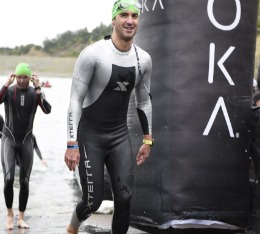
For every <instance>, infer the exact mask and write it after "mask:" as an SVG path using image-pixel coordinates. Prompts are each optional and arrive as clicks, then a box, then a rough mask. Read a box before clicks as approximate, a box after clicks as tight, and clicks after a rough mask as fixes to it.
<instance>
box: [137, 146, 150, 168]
mask: <svg viewBox="0 0 260 234" xmlns="http://www.w3.org/2000/svg"><path fill="white" fill-rule="evenodd" d="M150 150H151V146H150V145H146V144H143V145H142V146H141V147H140V149H139V152H138V154H137V156H136V164H137V166H139V165H141V164H143V163H144V162H145V160H146V159H147V158H148V157H149V155H150Z"/></svg>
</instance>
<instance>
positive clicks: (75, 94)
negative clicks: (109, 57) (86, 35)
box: [67, 48, 96, 141]
mask: <svg viewBox="0 0 260 234" xmlns="http://www.w3.org/2000/svg"><path fill="white" fill-rule="evenodd" d="M95 64H96V63H95V60H94V57H93V53H92V52H91V51H90V50H88V49H87V48H86V49H84V50H83V51H82V52H81V54H80V56H79V57H78V59H77V61H76V64H75V67H74V71H73V76H72V84H71V93H70V103H69V108H68V115H67V140H68V141H76V140H77V129H78V124H79V120H80V117H81V114H82V106H83V102H84V99H85V97H86V94H87V92H88V87H89V84H90V81H91V79H92V76H93V74H94V70H95Z"/></svg>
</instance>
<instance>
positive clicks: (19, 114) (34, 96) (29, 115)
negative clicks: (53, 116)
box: [0, 63, 51, 230]
mask: <svg viewBox="0 0 260 234" xmlns="http://www.w3.org/2000/svg"><path fill="white" fill-rule="evenodd" d="M14 80H16V84H15V85H12V84H13V82H14ZM30 81H31V82H32V84H33V86H34V88H33V87H32V86H30V85H29V84H30ZM2 103H4V105H5V124H4V127H3V135H2V141H1V160H2V167H3V173H4V197H5V203H6V207H7V220H6V225H5V226H6V228H7V229H8V230H11V229H13V226H14V224H13V222H14V212H13V208H12V207H13V196H14V194H13V183H14V175H15V165H16V155H18V160H19V166H20V175H19V181H20V193H19V214H18V223H17V225H18V228H29V226H28V224H26V223H25V221H24V212H25V210H26V206H27V201H28V196H29V179H30V173H31V169H32V165H33V149H34V148H33V145H34V143H33V133H32V131H33V122H34V117H35V113H36V111H37V107H38V106H40V107H41V109H42V111H43V112H44V113H45V114H49V113H50V112H51V105H50V104H49V103H48V102H47V101H46V99H45V97H44V95H43V94H42V92H41V87H40V82H39V78H38V76H37V75H32V71H31V69H30V67H29V65H28V64H26V63H20V64H18V65H17V67H16V69H15V73H14V74H10V75H9V77H8V79H7V81H6V83H5V85H4V86H3V87H2V89H1V91H0V104H2Z"/></svg>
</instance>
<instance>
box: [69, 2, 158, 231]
mask: <svg viewBox="0 0 260 234" xmlns="http://www.w3.org/2000/svg"><path fill="white" fill-rule="evenodd" d="M140 12H141V5H140V4H139V2H138V1H137V0H118V1H116V2H115V4H114V6H113V11H112V25H113V32H112V36H111V37H106V38H105V39H104V40H100V41H98V42H96V43H94V44H92V45H90V46H88V47H86V48H85V49H84V50H83V51H82V52H81V54H80V56H79V58H78V60H77V62H76V65H75V68H74V72H73V81H72V86H71V96H70V104H69V110H68V120H67V121H68V142H67V150H66V152H65V162H66V164H67V166H68V168H69V170H71V171H74V169H75V167H76V166H77V165H78V164H79V174H80V180H81V185H82V192H83V196H82V200H81V201H80V202H79V203H78V204H77V205H76V207H75V209H74V211H73V213H72V217H71V221H70V224H69V226H68V227H67V233H73V234H76V233H78V229H79V226H80V224H81V223H82V222H83V221H85V220H86V219H87V218H88V217H89V216H90V215H91V213H93V212H95V211H96V210H97V209H98V208H99V206H100V204H101V202H102V198H103V192H104V164H105V165H106V167H107V170H108V173H109V176H110V181H111V187H112V191H113V200H114V214H113V220H112V233H113V234H124V233H127V230H128V228H129V219H130V201H131V197H132V185H133V180H134V158H133V154H132V148H131V143H130V136H129V133H128V128H127V110H128V104H129V99H130V95H131V92H132V90H134V92H135V98H136V107H137V112H138V116H139V119H140V123H141V126H142V130H143V136H144V141H143V144H141V147H140V150H139V152H138V155H137V157H136V161H137V165H140V164H142V163H143V162H145V160H146V159H147V157H148V156H149V153H150V147H151V145H152V143H153V140H152V123H151V122H152V106H151V100H150V97H149V90H150V77H151V71H152V61H151V57H150V55H149V54H148V53H147V52H145V51H144V50H142V49H141V48H139V47H137V46H135V45H134V44H133V37H134V35H135V34H136V31H137V27H138V19H139V14H140ZM138 60H139V61H138ZM140 143H141V142H140Z"/></svg>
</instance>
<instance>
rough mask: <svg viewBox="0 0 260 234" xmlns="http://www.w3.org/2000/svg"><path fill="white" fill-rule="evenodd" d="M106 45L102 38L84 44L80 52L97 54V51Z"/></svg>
mask: <svg viewBox="0 0 260 234" xmlns="http://www.w3.org/2000/svg"><path fill="white" fill-rule="evenodd" d="M106 46H107V44H106V41H105V40H104V39H102V40H99V41H96V42H93V43H92V44H90V45H88V46H86V47H85V48H84V49H83V50H82V52H81V54H86V53H88V54H93V55H98V54H99V51H100V52H102V51H103V50H104V48H105V47H106Z"/></svg>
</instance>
